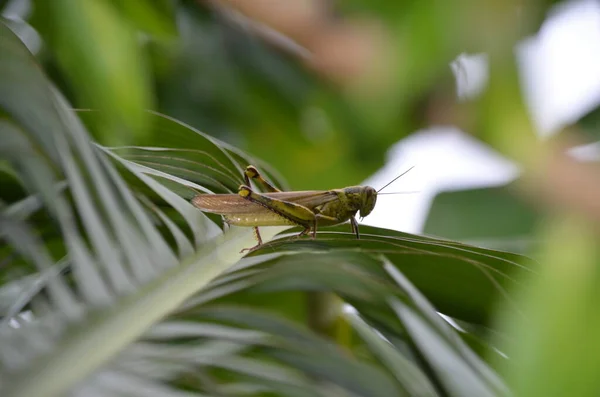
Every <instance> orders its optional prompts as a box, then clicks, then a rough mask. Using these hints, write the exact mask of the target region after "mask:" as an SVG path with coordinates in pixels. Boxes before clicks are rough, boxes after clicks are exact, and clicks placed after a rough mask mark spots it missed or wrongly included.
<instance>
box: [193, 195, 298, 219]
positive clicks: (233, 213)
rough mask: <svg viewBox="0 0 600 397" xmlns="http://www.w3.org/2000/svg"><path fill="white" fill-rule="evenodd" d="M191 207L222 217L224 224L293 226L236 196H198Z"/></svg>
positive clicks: (268, 211)
mask: <svg viewBox="0 0 600 397" xmlns="http://www.w3.org/2000/svg"><path fill="white" fill-rule="evenodd" d="M192 205H194V207H196V208H199V209H201V210H202V211H204V212H210V213H213V214H219V215H222V216H223V218H225V222H227V223H229V224H230V225H237V226H284V225H294V223H293V222H291V221H289V220H288V219H286V218H284V217H282V216H281V215H279V214H277V213H275V212H273V211H271V210H269V209H267V208H266V207H263V206H262V205H260V204H256V203H253V202H251V201H248V200H246V199H244V198H243V197H241V196H240V195H238V194H199V195H198V196H196V197H194V198H193V199H192Z"/></svg>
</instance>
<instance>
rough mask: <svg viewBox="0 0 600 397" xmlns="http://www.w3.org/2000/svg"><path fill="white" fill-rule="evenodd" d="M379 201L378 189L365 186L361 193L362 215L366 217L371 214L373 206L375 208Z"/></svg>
mask: <svg viewBox="0 0 600 397" xmlns="http://www.w3.org/2000/svg"><path fill="white" fill-rule="evenodd" d="M376 202H377V191H376V190H375V189H373V188H372V187H371V186H365V187H364V188H363V191H362V194H361V203H360V209H359V210H360V216H361V217H362V218H364V217H365V216H367V215H369V214H370V213H371V211H373V208H375V203H376Z"/></svg>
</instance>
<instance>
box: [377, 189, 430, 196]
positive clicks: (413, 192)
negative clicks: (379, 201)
mask: <svg viewBox="0 0 600 397" xmlns="http://www.w3.org/2000/svg"><path fill="white" fill-rule="evenodd" d="M415 193H421V192H420V191H419V190H414V191H411V192H392V193H377V195H379V196H380V195H382V194H415Z"/></svg>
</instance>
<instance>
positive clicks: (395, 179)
mask: <svg viewBox="0 0 600 397" xmlns="http://www.w3.org/2000/svg"><path fill="white" fill-rule="evenodd" d="M413 168H415V166H414V165H413V166H412V167H410V168H409V169H407V170H406V171H404V172H403V173H401V174H400V175H398V176H397V177H395V178H394V179H392V180H391V181H390V182H388V184H387V185H385V186H384V187H382V188H381V189H379V190H378V191H377V193H379V192H380V191H382V190H383V189H385V188H386V187H388V186H390V185H391V184H392V183H394V182H396V181H397V180H398V179H399V178H400V177H401V176H403V175H406V173H407V172H408V171H410V170H412V169H413ZM382 194H389V193H382Z"/></svg>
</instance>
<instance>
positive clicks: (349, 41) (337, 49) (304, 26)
mask: <svg viewBox="0 0 600 397" xmlns="http://www.w3.org/2000/svg"><path fill="white" fill-rule="evenodd" d="M208 3H209V4H210V5H211V6H213V7H214V8H215V9H217V10H218V11H219V12H221V13H224V14H225V15H226V16H228V18H229V19H231V20H234V21H236V22H237V23H238V24H241V25H242V26H244V27H246V28H248V29H250V30H251V31H252V32H254V33H256V34H257V35H258V36H260V37H261V38H262V39H264V40H266V41H267V42H269V43H270V44H272V45H275V46H277V48H280V49H282V50H284V51H286V52H288V53H290V54H292V55H294V56H297V57H298V58H300V59H301V60H302V61H304V62H305V63H306V64H307V65H308V66H309V67H311V68H313V69H314V70H316V71H317V72H318V73H320V74H322V75H323V76H325V77H327V78H329V79H331V80H333V81H334V82H336V83H338V84H341V85H350V84H354V83H356V82H357V81H359V80H361V79H363V78H370V77H372V76H376V77H377V78H378V79H381V77H382V74H381V65H387V64H386V62H381V60H382V59H387V56H386V55H387V54H390V53H391V52H392V47H391V46H390V45H389V44H388V43H389V41H388V40H387V32H386V31H385V29H384V28H383V26H382V25H381V24H379V23H378V21H377V20H375V19H363V20H361V21H354V20H348V19H339V18H334V17H333V16H332V13H331V10H330V7H329V6H328V4H329V3H327V2H322V1H317V0H295V1H287V0H210V1H208Z"/></svg>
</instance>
